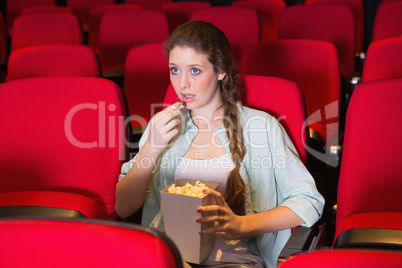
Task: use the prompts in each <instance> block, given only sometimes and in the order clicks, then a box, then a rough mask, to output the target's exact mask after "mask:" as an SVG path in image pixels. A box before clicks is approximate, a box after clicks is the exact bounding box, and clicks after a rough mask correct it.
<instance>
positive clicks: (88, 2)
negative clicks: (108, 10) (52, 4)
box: [66, 0, 114, 30]
mask: <svg viewBox="0 0 402 268" xmlns="http://www.w3.org/2000/svg"><path fill="white" fill-rule="evenodd" d="M113 4H114V0H67V3H66V5H67V7H70V8H71V9H72V10H73V12H74V14H75V15H77V17H78V18H79V19H80V22H81V25H82V27H83V29H84V30H89V23H90V11H91V9H92V8H94V7H97V6H102V5H113Z"/></svg>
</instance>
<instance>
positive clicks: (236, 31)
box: [190, 6, 260, 63]
mask: <svg viewBox="0 0 402 268" xmlns="http://www.w3.org/2000/svg"><path fill="white" fill-rule="evenodd" d="M190 20H202V21H206V22H211V23H212V24H214V25H215V26H216V27H218V28H219V29H221V30H222V31H223V32H224V33H225V35H226V37H227V39H228V40H229V42H230V44H231V46H232V49H233V55H234V58H235V59H236V60H237V62H238V63H240V60H241V56H242V54H243V51H244V49H245V48H246V47H247V46H249V45H251V44H254V43H257V42H259V41H260V27H259V23H258V15H257V12H256V11H255V10H251V9H249V8H240V7H231V6H226V7H212V8H208V9H202V10H198V11H196V12H194V13H193V14H192V15H191V18H190Z"/></svg>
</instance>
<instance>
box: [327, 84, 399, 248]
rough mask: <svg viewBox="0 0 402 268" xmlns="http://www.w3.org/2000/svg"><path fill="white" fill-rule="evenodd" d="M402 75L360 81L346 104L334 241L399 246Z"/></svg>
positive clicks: (337, 244)
mask: <svg viewBox="0 0 402 268" xmlns="http://www.w3.org/2000/svg"><path fill="white" fill-rule="evenodd" d="M401 88H402V78H396V79H384V80H376V81H371V82H363V83H361V84H359V85H358V86H357V87H356V90H355V92H354V93H353V95H352V99H351V101H350V104H349V108H348V112H347V117H346V125H345V140H344V144H343V155H342V164H341V170H340V177H339V186H338V198H337V201H338V206H337V212H336V229H335V242H334V247H343V248H345V247H367V248H368V247H373V248H377V247H378V248H394V249H398V250H401V248H402V239H401V238H402V206H401V198H400V193H401V192H402V180H401V177H402V166H401V165H400V161H399V159H401V157H402V140H401V138H400V137H401V135H402V125H401V124H400V122H401V121H402V106H401V102H402V90H401Z"/></svg>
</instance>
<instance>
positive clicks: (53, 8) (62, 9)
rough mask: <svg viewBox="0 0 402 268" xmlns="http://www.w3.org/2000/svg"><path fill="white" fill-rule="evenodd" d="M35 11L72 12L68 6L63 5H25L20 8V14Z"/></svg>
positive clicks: (34, 12) (35, 12)
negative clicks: (25, 6)
mask: <svg viewBox="0 0 402 268" xmlns="http://www.w3.org/2000/svg"><path fill="white" fill-rule="evenodd" d="M37 13H73V10H72V9H71V8H69V7H64V6H35V7H27V8H24V9H23V10H21V12H20V16H25V15H31V14H37Z"/></svg>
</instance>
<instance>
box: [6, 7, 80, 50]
mask: <svg viewBox="0 0 402 268" xmlns="http://www.w3.org/2000/svg"><path fill="white" fill-rule="evenodd" d="M83 42H84V40H83V34H82V30H81V25H80V23H79V21H78V18H77V17H76V16H75V15H73V14H69V13H38V14H31V15H25V16H20V17H18V18H16V19H15V21H14V24H13V35H12V38H11V51H14V50H16V49H19V48H23V47H28V46H38V45H50V44H71V45H81V44H83Z"/></svg>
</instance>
